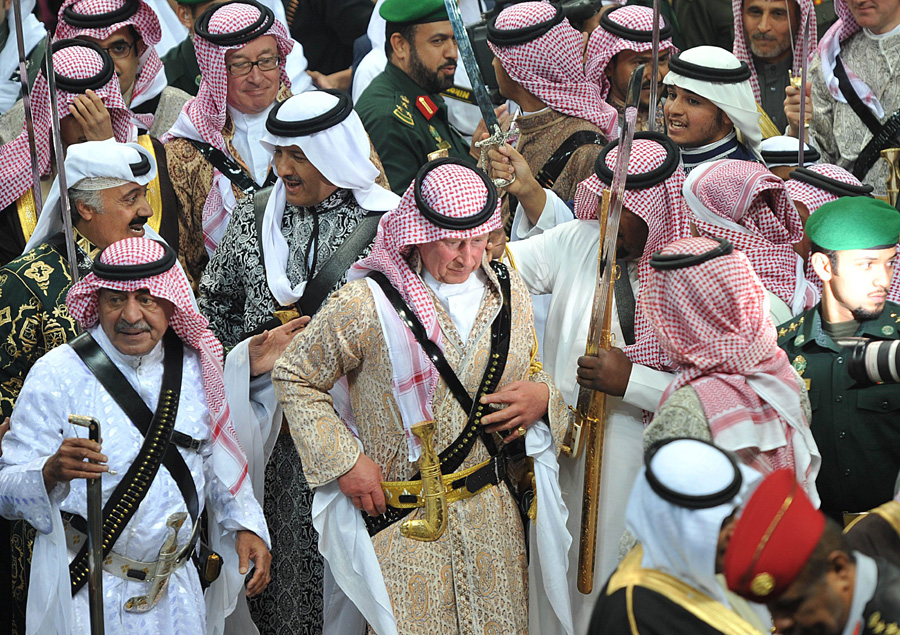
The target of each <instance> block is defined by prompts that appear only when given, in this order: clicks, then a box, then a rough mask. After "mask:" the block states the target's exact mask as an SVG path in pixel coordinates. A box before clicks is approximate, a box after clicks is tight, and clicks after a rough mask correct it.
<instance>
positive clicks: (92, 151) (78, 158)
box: [25, 139, 156, 252]
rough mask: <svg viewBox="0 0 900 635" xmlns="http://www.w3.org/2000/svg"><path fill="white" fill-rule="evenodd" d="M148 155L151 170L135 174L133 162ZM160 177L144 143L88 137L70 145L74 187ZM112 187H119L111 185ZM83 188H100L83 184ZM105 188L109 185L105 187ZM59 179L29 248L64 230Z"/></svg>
mask: <svg viewBox="0 0 900 635" xmlns="http://www.w3.org/2000/svg"><path fill="white" fill-rule="evenodd" d="M144 159H146V160H147V161H148V162H149V163H150V170H149V171H148V172H146V173H144V174H134V173H133V172H132V169H131V166H132V165H137V164H139V163H141V162H142V160H144ZM155 177H156V159H154V158H153V155H152V154H151V153H150V152H149V151H148V150H147V149H146V148H144V147H143V146H141V145H140V144H137V143H119V142H117V141H114V140H113V139H107V140H106V141H85V142H84V143H79V144H76V145H74V146H70V147H69V151H68V153H67V154H66V185H67V186H68V187H70V188H72V187H76V186H78V185H79V183H80V184H82V186H85V185H88V184H87V182H86V181H89V180H91V179H117V180H118V181H120V183H119V184H122V183H137V184H139V185H147V184H148V183H149V182H150V181H152V180H153V179H154V178H155ZM108 187H115V185H109V186H108ZM82 189H96V188H93V187H82ZM104 189H105V188H104ZM59 195H60V193H59V179H58V178H57V179H55V180H54V181H53V187H52V188H51V189H50V194H49V195H48V196H47V200H46V201H45V203H44V210H43V211H42V212H41V216H40V218H39V219H38V224H37V227H35V228H34V233H32V234H31V238H29V239H28V244H26V245H25V251H26V252H27V251H30V250H32V249H34V248H35V247H38V246H39V245H41V244H42V243H45V242H47V239H48V238H50V237H52V236H54V235H56V234H58V233H59V232H61V231H62V230H63V224H62V217H61V216H60V203H59Z"/></svg>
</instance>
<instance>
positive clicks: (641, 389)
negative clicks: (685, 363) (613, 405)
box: [622, 364, 675, 412]
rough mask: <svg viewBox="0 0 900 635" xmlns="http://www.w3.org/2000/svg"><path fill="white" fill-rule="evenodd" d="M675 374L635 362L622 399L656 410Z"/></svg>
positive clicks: (636, 405)
mask: <svg viewBox="0 0 900 635" xmlns="http://www.w3.org/2000/svg"><path fill="white" fill-rule="evenodd" d="M673 379H675V375H673V374H672V373H667V372H665V371H661V370H653V369H652V368H648V367H647V366H641V365H639V364H634V365H633V366H632V367H631V377H629V378H628V387H627V388H626V389H625V396H624V397H622V400H623V401H624V402H625V403H627V404H629V405H632V406H635V407H637V408H641V409H643V410H646V411H648V412H656V409H657V408H659V402H660V400H661V399H662V394H663V392H665V390H666V388H668V386H669V384H670V383H671V382H672V380H673Z"/></svg>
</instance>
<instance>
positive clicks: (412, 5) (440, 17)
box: [378, 0, 450, 24]
mask: <svg viewBox="0 0 900 635" xmlns="http://www.w3.org/2000/svg"><path fill="white" fill-rule="evenodd" d="M378 13H379V15H381V17H382V18H384V19H385V20H387V21H388V22H406V23H408V24H425V23H426V22H442V21H444V20H449V19H450V18H449V17H447V8H446V7H445V6H444V0H385V1H384V4H382V5H381V9H379V10H378Z"/></svg>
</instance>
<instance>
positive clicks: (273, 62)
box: [225, 55, 281, 77]
mask: <svg viewBox="0 0 900 635" xmlns="http://www.w3.org/2000/svg"><path fill="white" fill-rule="evenodd" d="M280 63H281V58H280V57H279V56H277V55H271V56H269V57H261V58H259V59H258V60H256V61H255V62H235V63H234V64H228V65H226V66H225V70H227V71H228V74H229V75H231V76H232V77H241V76H243V75H248V74H249V73H250V71H252V70H253V67H254V66H258V67H259V70H261V71H262V72H264V73H265V72H266V71H272V70H275V69H276V68H278V65H279V64H280Z"/></svg>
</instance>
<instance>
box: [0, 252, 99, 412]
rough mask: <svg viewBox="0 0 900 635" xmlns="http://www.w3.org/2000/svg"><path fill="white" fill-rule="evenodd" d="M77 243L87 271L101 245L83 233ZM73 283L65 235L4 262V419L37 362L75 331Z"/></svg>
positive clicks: (0, 287) (0, 333)
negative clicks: (69, 300)
mask: <svg viewBox="0 0 900 635" xmlns="http://www.w3.org/2000/svg"><path fill="white" fill-rule="evenodd" d="M78 242H79V247H78V249H79V254H78V256H79V258H78V260H79V271H80V272H81V274H82V275H84V274H86V273H87V272H88V270H89V269H90V264H91V260H90V257H91V256H93V255H96V253H98V252H99V250H98V249H97V248H96V247H94V246H93V245H91V244H90V243H89V242H88V241H87V239H85V238H83V237H81V236H80V235H79V241H78ZM71 282H72V279H71V276H70V275H69V264H68V260H67V259H66V255H65V247H64V246H63V242H62V236H61V235H59V236H57V237H54V238H53V239H51V240H50V241H48V242H47V243H44V244H43V245H40V246H39V247H37V248H35V249H32V250H31V251H29V252H28V253H26V254H24V255H22V256H19V257H18V258H16V259H15V260H13V261H12V262H10V263H8V264H6V265H5V266H3V267H0V419H2V418H3V417H8V416H10V414H11V413H12V409H13V405H14V404H15V401H16V397H18V396H19V391H20V390H21V389H22V382H23V381H24V380H25V375H27V374H28V371H29V370H31V367H32V366H33V365H34V363H35V362H36V361H37V360H38V359H39V358H40V357H41V356H42V355H43V354H44V353H46V352H47V351H49V350H50V349H52V348H55V347H57V346H59V345H60V344H65V343H66V342H67V341H68V340H70V339H72V338H74V337H75V336H76V335H77V333H76V330H75V320H74V319H73V318H72V316H71V315H69V311H68V309H67V308H66V304H65V300H66V293H67V292H68V290H69V286H70V285H71Z"/></svg>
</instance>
